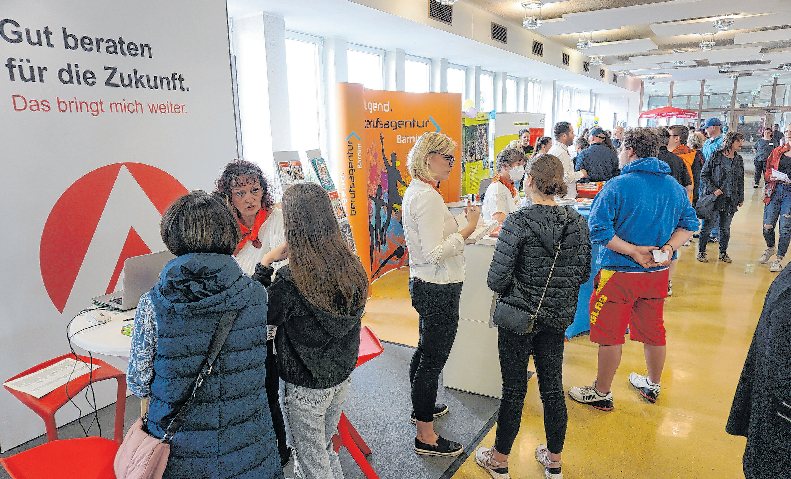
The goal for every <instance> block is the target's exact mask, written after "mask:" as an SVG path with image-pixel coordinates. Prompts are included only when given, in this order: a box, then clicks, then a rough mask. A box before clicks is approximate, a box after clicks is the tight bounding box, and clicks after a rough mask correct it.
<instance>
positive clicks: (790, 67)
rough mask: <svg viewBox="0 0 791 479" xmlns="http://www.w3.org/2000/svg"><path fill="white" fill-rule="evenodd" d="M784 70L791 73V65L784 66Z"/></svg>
mask: <svg viewBox="0 0 791 479" xmlns="http://www.w3.org/2000/svg"><path fill="white" fill-rule="evenodd" d="M783 70H784V71H787V72H791V63H786V64H785V65H783Z"/></svg>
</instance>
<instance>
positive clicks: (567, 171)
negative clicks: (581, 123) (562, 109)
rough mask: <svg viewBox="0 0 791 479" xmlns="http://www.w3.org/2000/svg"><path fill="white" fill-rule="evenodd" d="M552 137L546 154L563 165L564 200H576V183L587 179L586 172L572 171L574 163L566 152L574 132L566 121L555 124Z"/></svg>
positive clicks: (571, 142)
mask: <svg viewBox="0 0 791 479" xmlns="http://www.w3.org/2000/svg"><path fill="white" fill-rule="evenodd" d="M554 135H555V141H554V142H552V148H550V149H549V151H548V152H547V153H548V154H550V155H553V156H556V157H557V158H558V159H559V160H560V162H561V163H562V164H563V181H564V182H565V183H566V185H567V186H568V193H567V194H566V198H576V197H577V182H578V181H579V180H581V179H583V178H587V177H588V172H587V171H585V170H580V171H574V161H572V159H571V155H569V150H568V147H569V146H571V145H572V144H573V143H574V130H573V129H572V128H571V123H569V122H567V121H560V122H558V123H555V130H554Z"/></svg>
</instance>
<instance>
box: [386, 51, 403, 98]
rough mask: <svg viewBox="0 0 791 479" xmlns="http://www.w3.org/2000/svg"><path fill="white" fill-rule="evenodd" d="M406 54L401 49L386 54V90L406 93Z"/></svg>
mask: <svg viewBox="0 0 791 479" xmlns="http://www.w3.org/2000/svg"><path fill="white" fill-rule="evenodd" d="M405 62H406V54H405V53H404V50H403V49H401V48H396V49H395V50H388V51H387V52H385V90H389V91H404V87H405V77H404V70H405V68H404V63H405Z"/></svg>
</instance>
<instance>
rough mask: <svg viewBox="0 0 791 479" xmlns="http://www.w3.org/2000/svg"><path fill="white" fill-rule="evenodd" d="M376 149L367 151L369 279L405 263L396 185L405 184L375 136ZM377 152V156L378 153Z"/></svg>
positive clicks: (392, 158) (394, 159)
mask: <svg viewBox="0 0 791 479" xmlns="http://www.w3.org/2000/svg"><path fill="white" fill-rule="evenodd" d="M379 143H380V145H379V146H380V148H376V147H375V146H374V145H371V147H370V148H369V149H368V150H367V153H368V156H369V164H370V171H369V180H368V199H369V203H368V204H369V208H368V211H369V220H368V230H369V234H370V246H369V250H370V253H371V272H372V274H371V279H375V278H376V277H377V276H378V275H380V274H384V273H386V272H387V271H390V270H391V269H395V268H400V267H402V266H404V265H405V264H406V262H407V259H408V256H407V255H406V240H405V239H404V229H403V227H402V225H401V192H400V191H399V185H402V186H403V187H404V188H406V182H404V179H403V177H402V175H401V172H400V171H399V170H398V156H397V155H396V153H395V152H393V153H392V154H391V155H390V160H389V161H388V159H387V153H386V152H385V139H384V136H383V135H381V134H380V135H379ZM377 150H379V151H381V155H380V154H379V151H377Z"/></svg>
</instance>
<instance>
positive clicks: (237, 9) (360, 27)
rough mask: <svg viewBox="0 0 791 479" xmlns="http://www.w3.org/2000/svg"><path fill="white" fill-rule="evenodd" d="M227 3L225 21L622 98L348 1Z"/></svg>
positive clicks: (607, 88) (578, 78) (610, 88)
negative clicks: (256, 19)
mask: <svg viewBox="0 0 791 479" xmlns="http://www.w3.org/2000/svg"><path fill="white" fill-rule="evenodd" d="M227 1H228V15H229V16H230V17H237V16H246V15H253V14H258V13H259V12H266V13H270V14H274V15H278V16H282V17H283V18H284V19H285V23H286V29H287V30H291V31H296V32H301V33H308V34H312V35H316V36H322V37H334V36H337V37H342V38H345V39H346V40H347V41H348V42H349V43H356V44H361V45H366V46H369V47H374V48H381V49H384V50H394V49H396V48H401V49H403V50H404V51H405V52H406V54H408V55H415V56H419V57H424V58H447V59H448V61H449V62H450V63H453V64H457V65H464V66H474V65H477V66H480V67H481V68H483V69H484V70H489V71H493V72H501V71H502V72H508V74H509V75H513V76H517V77H528V78H538V79H544V80H547V79H554V80H557V81H558V82H559V83H560V84H563V85H568V86H572V87H576V88H589V89H592V90H593V91H594V92H595V93H605V94H623V89H621V88H620V87H617V86H614V85H609V84H607V83H604V82H601V81H598V80H597V79H594V78H588V77H585V76H583V75H579V74H576V73H574V72H570V71H567V70H564V69H562V68H558V67H555V66H552V65H548V64H546V63H542V62H538V61H535V60H531V59H529V58H526V57H524V56H521V55H518V54H515V53H512V52H508V51H506V50H503V49H500V48H496V47H492V46H490V45H486V44H483V43H480V42H476V41H474V40H471V39H468V38H464V37H462V36H459V35H454V34H452V33H449V32H446V31H443V30H439V29H436V28H432V27H429V26H426V25H423V24H420V23H416V22H413V21H410V20H407V19H404V18H401V17H399V16H395V15H390V14H388V13H384V12H381V11H379V10H375V9H372V8H369V7H366V6H363V5H359V4H357V3H353V2H350V1H348V0H227ZM394 1H397V0H394ZM462 1H467V0H462ZM521 22H522V20H521V18H520V19H519V21H518V23H519V24H520V25H521Z"/></svg>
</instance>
